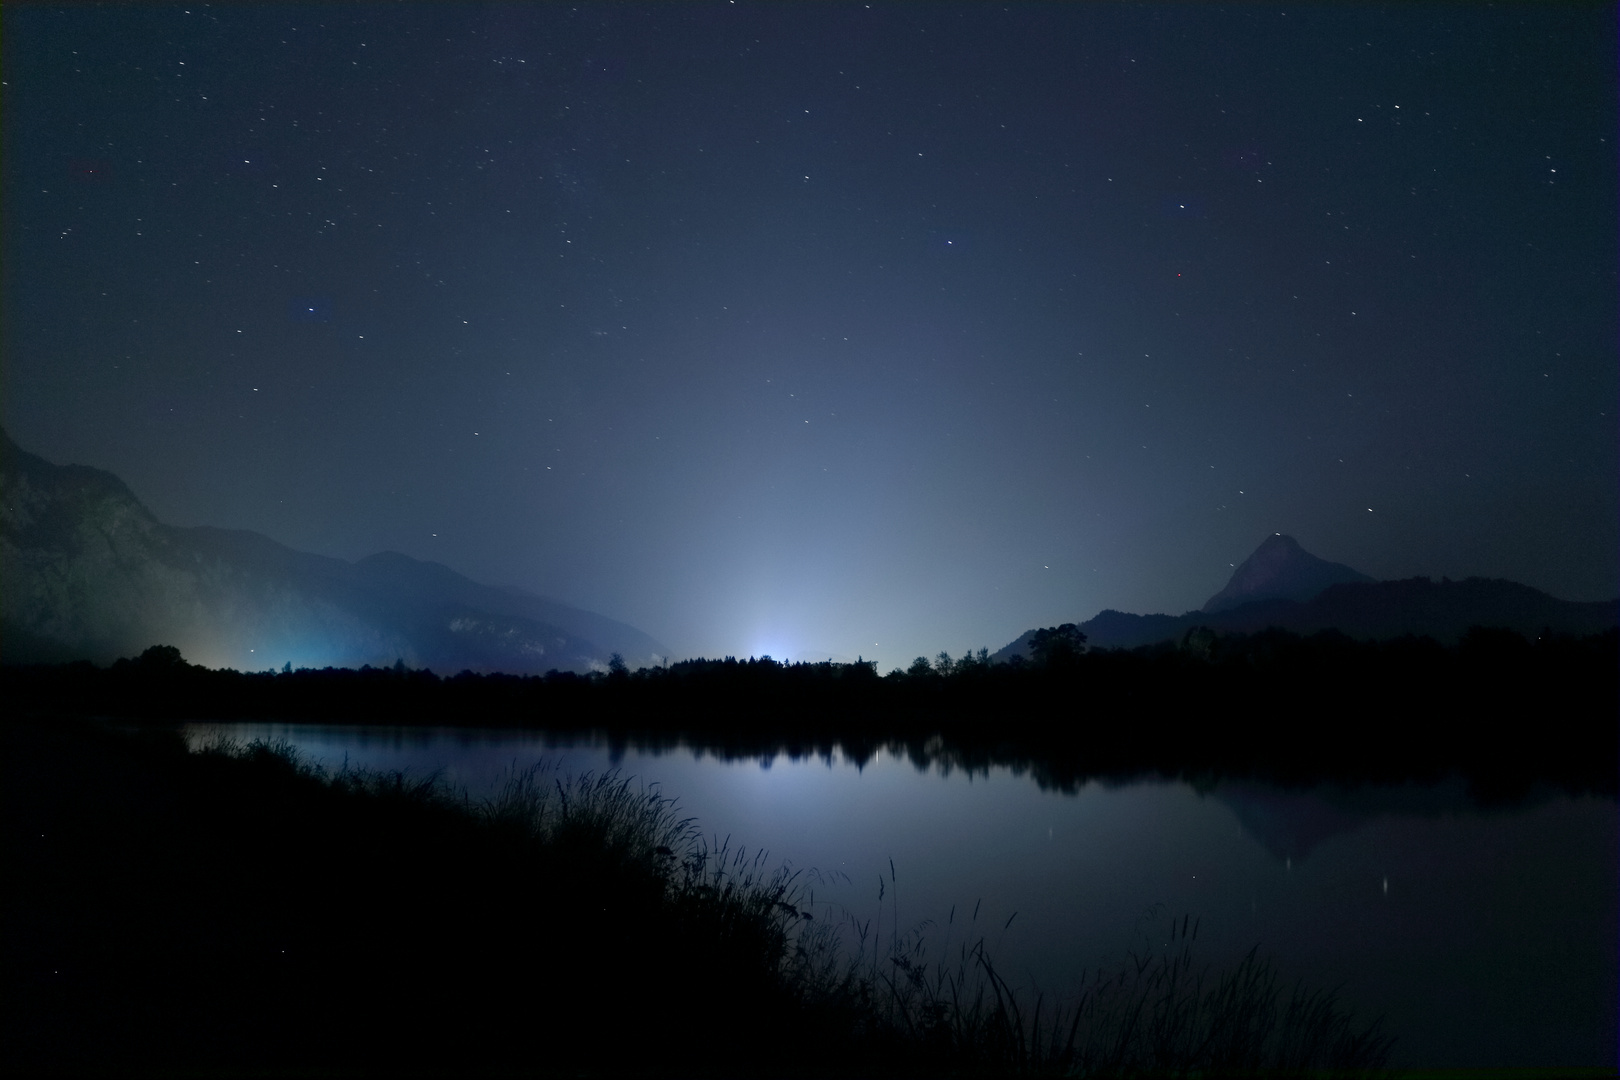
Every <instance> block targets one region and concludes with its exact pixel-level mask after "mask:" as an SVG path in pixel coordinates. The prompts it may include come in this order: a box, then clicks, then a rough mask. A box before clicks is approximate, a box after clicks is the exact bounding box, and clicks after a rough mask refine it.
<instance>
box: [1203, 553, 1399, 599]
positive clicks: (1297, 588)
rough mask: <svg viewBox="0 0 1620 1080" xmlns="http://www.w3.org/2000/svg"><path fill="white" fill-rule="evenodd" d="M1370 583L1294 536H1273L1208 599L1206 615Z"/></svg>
mask: <svg viewBox="0 0 1620 1080" xmlns="http://www.w3.org/2000/svg"><path fill="white" fill-rule="evenodd" d="M1371 580H1372V578H1370V577H1368V576H1367V575H1366V574H1363V573H1361V572H1360V571H1359V570H1353V569H1351V568H1350V567H1348V566H1346V565H1344V564H1343V563H1335V562H1328V561H1327V560H1326V559H1319V558H1317V557H1316V556H1315V555H1312V554H1311V553H1310V552H1308V551H1306V550H1305V549H1304V548H1302V547H1300V546H1299V541H1298V540H1295V539H1294V538H1293V537H1292V536H1287V535H1285V534H1283V533H1272V534H1271V535H1270V536H1268V537H1266V538H1265V540H1263V541H1261V543H1260V546H1259V547H1257V548H1255V549H1254V554H1252V555H1250V556H1249V557H1248V558H1247V559H1245V560H1243V565H1241V566H1239V567H1238V568H1237V570H1235V571H1234V572H1233V573H1232V580H1230V581H1228V582H1227V583H1226V588H1224V589H1222V590H1221V591H1220V592H1218V593H1216V594H1215V595H1214V596H1212V597H1210V598H1209V602H1208V603H1206V604H1205V605H1204V611H1205V612H1207V613H1208V612H1216V611H1226V610H1228V609H1230V608H1235V607H1239V606H1241V605H1243V604H1248V603H1252V602H1254V601H1256V600H1297V601H1300V602H1304V601H1306V600H1309V599H1311V598H1312V597H1314V596H1316V595H1317V594H1318V593H1320V592H1321V591H1322V590H1323V589H1325V588H1327V587H1328V586H1329V585H1338V584H1340V583H1343V582H1352V581H1371Z"/></svg>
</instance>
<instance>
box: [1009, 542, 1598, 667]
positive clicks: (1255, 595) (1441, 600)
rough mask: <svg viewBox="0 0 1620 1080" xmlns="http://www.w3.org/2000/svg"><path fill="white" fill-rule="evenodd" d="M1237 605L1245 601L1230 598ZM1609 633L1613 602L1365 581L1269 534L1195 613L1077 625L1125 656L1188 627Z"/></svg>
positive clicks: (1021, 644)
mask: <svg viewBox="0 0 1620 1080" xmlns="http://www.w3.org/2000/svg"><path fill="white" fill-rule="evenodd" d="M1244 596H1247V597H1248V599H1246V600H1244V599H1238V598H1240V597H1244ZM1234 600H1236V603H1231V601H1234ZM1615 625H1620V600H1600V601H1595V602H1592V603H1576V602H1573V601H1569V600H1559V599H1557V598H1556V597H1553V596H1549V595H1547V594H1546V593H1544V592H1542V591H1541V590H1540V589H1536V588H1532V587H1531V586H1529V585H1522V584H1520V583H1518V582H1516V581H1504V580H1502V579H1499V578H1468V579H1466V580H1464V581H1451V580H1450V579H1447V578H1442V579H1441V580H1440V581H1438V582H1436V581H1432V580H1430V579H1429V578H1425V577H1418V578H1408V579H1406V580H1403V581H1373V580H1372V579H1370V578H1368V577H1366V576H1365V575H1364V574H1361V573H1359V572H1357V571H1355V570H1352V569H1351V568H1350V567H1348V566H1344V565H1341V564H1339V563H1331V562H1328V561H1326V560H1324V559H1319V558H1317V557H1316V556H1314V555H1312V554H1310V553H1309V552H1307V551H1305V550H1304V549H1303V548H1301V547H1300V546H1299V544H1298V543H1297V542H1295V541H1294V540H1293V539H1292V538H1291V537H1287V536H1283V535H1282V534H1280V533H1277V534H1273V535H1272V536H1270V537H1268V538H1267V539H1266V540H1265V542H1263V543H1262V544H1261V545H1260V547H1259V548H1257V549H1256V550H1255V552H1254V554H1253V555H1251V556H1249V558H1247V559H1245V560H1244V562H1243V565H1242V566H1239V567H1238V569H1237V571H1236V572H1235V573H1233V575H1232V580H1231V581H1229V582H1228V583H1227V586H1226V588H1224V589H1222V590H1221V591H1220V592H1218V593H1216V594H1215V595H1214V596H1213V597H1211V598H1210V601H1209V603H1208V604H1206V605H1205V606H1204V608H1203V609H1202V610H1200V611H1189V612H1186V613H1185V614H1182V615H1133V614H1131V613H1129V612H1124V611H1115V610H1113V609H1108V610H1105V611H1101V612H1098V613H1097V614H1096V615H1095V616H1093V617H1092V618H1090V619H1088V620H1086V621H1085V622H1083V623H1081V624H1080V630H1081V631H1082V632H1083V633H1084V634H1085V635H1086V642H1087V645H1088V646H1089V647H1091V648H1100V649H1134V648H1138V647H1140V646H1143V645H1156V644H1158V643H1160V642H1164V641H1178V640H1180V639H1181V638H1182V637H1184V636H1185V635H1186V634H1187V632H1188V631H1189V630H1193V629H1195V628H1197V627H1208V628H1210V629H1211V630H1214V631H1216V632H1217V633H1243V634H1253V633H1258V632H1259V631H1261V630H1266V629H1270V628H1272V627H1276V628H1279V629H1283V630H1291V631H1293V632H1295V633H1298V634H1313V633H1316V632H1318V631H1321V630H1338V631H1340V632H1342V633H1345V634H1348V635H1349V636H1351V637H1353V638H1357V639H1378V640H1384V639H1388V638H1397V637H1404V636H1406V635H1408V634H1412V635H1418V636H1428V637H1432V638H1435V639H1436V640H1438V641H1440V642H1442V643H1445V644H1455V643H1456V642H1457V641H1458V640H1459V639H1461V638H1462V636H1463V635H1464V634H1465V633H1467V632H1468V630H1469V629H1470V628H1472V627H1475V626H1487V627H1499V628H1505V629H1509V630H1515V631H1517V632H1519V633H1521V634H1524V635H1525V636H1526V637H1531V638H1533V637H1535V636H1536V635H1537V634H1540V633H1541V632H1542V631H1543V630H1551V631H1553V632H1555V633H1564V634H1599V633H1602V632H1603V631H1605V630H1607V629H1609V628H1610V627H1613V626H1615ZM1034 633H1035V631H1034V630H1033V629H1032V630H1028V631H1026V632H1025V633H1023V634H1022V635H1020V636H1019V637H1018V639H1017V640H1015V641H1013V642H1011V643H1009V644H1008V645H1006V646H1005V647H1004V648H1002V649H1001V650H999V651H998V652H996V653H995V654H994V655H993V656H992V657H991V659H993V660H999V661H1006V660H1010V659H1011V658H1012V657H1013V656H1023V657H1025V658H1026V659H1027V658H1028V657H1029V642H1030V639H1031V638H1032V637H1033V635H1034Z"/></svg>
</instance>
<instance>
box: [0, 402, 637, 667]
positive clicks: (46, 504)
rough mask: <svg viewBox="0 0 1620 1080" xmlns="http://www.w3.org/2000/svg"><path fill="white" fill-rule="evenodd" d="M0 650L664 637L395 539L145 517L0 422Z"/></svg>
mask: <svg viewBox="0 0 1620 1080" xmlns="http://www.w3.org/2000/svg"><path fill="white" fill-rule="evenodd" d="M0 568H3V572H4V578H5V588H4V589H3V590H0V660H3V661H4V662H6V663H21V662H31V661H50V662H55V661H61V660H68V659H89V660H94V661H98V662H106V661H110V660H112V659H115V658H117V657H118V656H128V655H134V654H136V653H138V652H140V651H141V650H143V649H144V648H146V647H147V646H149V645H153V644H158V643H162V644H172V645H175V646H177V647H179V648H180V649H181V652H182V653H183V654H185V655H186V656H187V657H188V658H190V659H192V660H194V661H196V662H199V663H203V664H205V665H207V666H213V667H236V668H239V669H243V670H260V669H263V668H264V667H279V666H281V665H282V664H284V663H291V664H294V665H295V666H315V667H324V666H347V667H359V666H361V665H362V664H368V663H369V664H373V665H379V666H380V665H386V664H393V663H395V662H397V661H403V662H405V663H406V664H408V665H410V666H413V667H432V668H436V669H438V670H440V671H450V672H454V671H459V670H464V669H465V670H473V671H481V672H489V671H505V672H510V673H516V674H540V673H543V672H544V671H547V670H551V669H553V668H555V669H558V670H565V671H581V672H583V671H591V670H601V669H603V668H605V667H606V665H607V662H608V660H609V658H610V655H611V654H612V653H614V652H618V653H621V654H622V655H623V656H624V657H625V659H626V661H627V662H628V663H630V664H631V666H644V665H648V664H655V663H658V662H660V661H661V660H663V659H665V658H667V656H668V650H667V649H665V648H664V647H663V646H662V645H660V644H659V643H658V642H657V641H655V640H654V639H653V638H651V637H650V636H648V635H647V634H645V633H643V632H642V631H640V630H637V629H636V628H634V627H631V626H628V625H626V624H624V623H620V622H617V621H616V620H613V619H609V618H608V617H606V616H603V615H598V614H596V613H595V612H589V611H584V610H583V609H580V608H575V607H572V606H570V605H567V604H563V603H561V602H559V601H555V600H550V599H547V598H545V597H540V596H537V595H535V594H532V593H527V592H524V591H521V590H510V589H501V588H497V587H494V586H488V585H482V584H479V583H478V582H475V581H472V580H471V579H469V578H466V577H464V576H463V575H461V574H458V573H457V572H456V571H454V570H452V569H451V568H449V567H447V566H444V565H443V564H440V563H432V562H423V561H421V560H417V559H413V558H411V557H410V556H407V555H403V554H400V553H398V552H380V553H377V554H374V555H370V556H367V557H365V558H363V559H360V560H357V561H355V562H349V561H347V560H344V559H336V558H332V557H330V556H325V555H317V554H314V553H311V552H305V551H299V550H297V549H295V548H290V547H288V546H286V545H284V544H281V543H279V542H277V541H275V540H273V539H271V538H270V537H268V536H265V535H263V534H262V533H256V532H251V531H248V530H242V529H222V528H216V527H214V526H207V525H202V526H190V527H180V526H172V525H166V524H164V523H162V522H160V521H159V520H158V519H157V518H156V516H155V515H153V514H152V513H151V511H150V510H148V509H147V508H146V506H145V505H144V504H142V503H141V502H140V500H139V499H138V498H137V497H136V496H135V494H134V493H133V492H132V491H131V490H130V489H129V487H128V485H127V484H125V483H124V482H123V480H121V479H120V478H119V477H118V476H116V475H115V474H113V473H110V472H107V471H105V470H101V469H95V468H92V467H89V466H84V465H55V464H52V463H51V462H48V461H46V460H45V459H44V458H41V457H38V456H37V455H34V454H30V453H29V452H27V451H25V450H23V449H22V448H21V447H19V446H17V444H16V443H15V442H13V441H12V440H11V438H10V436H9V434H8V433H6V432H4V431H3V430H0Z"/></svg>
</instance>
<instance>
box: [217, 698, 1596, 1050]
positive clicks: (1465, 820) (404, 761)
mask: <svg viewBox="0 0 1620 1080" xmlns="http://www.w3.org/2000/svg"><path fill="white" fill-rule="evenodd" d="M188 734H189V736H190V737H191V739H192V740H193V742H194V743H198V742H202V741H206V740H208V739H211V738H214V737H217V736H219V735H224V736H226V737H229V738H232V739H237V740H243V741H245V740H250V739H255V738H263V739H269V740H284V741H286V742H289V743H291V744H292V745H294V746H295V747H297V749H298V750H299V751H300V753H301V754H302V755H303V756H304V757H305V759H306V760H312V761H316V762H319V763H321V764H324V765H326V766H328V767H332V768H336V767H339V766H341V765H342V764H343V763H344V762H345V761H347V762H349V763H351V764H353V765H356V766H362V767H366V768H372V769H382V770H390V771H391V770H404V771H406V772H407V773H408V774H410V775H417V776H420V775H426V774H428V773H434V772H437V773H438V774H439V775H440V776H441V777H442V778H443V779H444V780H445V781H447V782H449V783H450V784H452V785H454V786H456V787H458V788H464V789H465V790H466V791H467V792H468V793H469V794H470V795H472V796H473V797H474V798H477V797H481V796H483V795H486V794H488V793H490V792H491V791H493V790H495V789H496V788H497V787H498V786H499V785H500V783H501V782H502V781H503V780H504V779H505V778H506V777H507V776H508V775H509V773H510V770H511V769H512V768H513V767H514V766H519V767H522V766H527V765H530V764H533V763H534V762H536V761H538V760H540V759H542V758H544V759H548V760H550V761H551V762H553V763H554V764H555V765H556V767H557V768H558V769H559V771H562V772H568V773H580V772H585V771H593V772H601V771H603V770H608V769H618V770H619V771H620V772H621V773H622V774H623V775H625V776H632V777H635V778H637V779H638V780H639V781H644V782H646V783H648V784H653V783H656V784H658V785H660V788H661V790H662V792H663V793H664V794H665V795H667V796H670V797H673V798H675V799H677V800H678V801H679V805H680V808H681V810H682V812H683V813H684V814H686V815H691V816H693V817H695V818H697V820H698V823H699V824H700V826H701V827H702V828H703V831H704V832H705V833H706V834H708V835H710V836H712V837H715V838H717V839H720V840H724V839H726V838H727V837H729V838H730V840H731V844H732V846H733V847H736V846H738V845H742V846H744V847H746V848H747V849H748V850H750V851H754V850H758V849H765V850H767V851H768V852H769V854H770V860H771V862H772V863H773V864H775V863H782V862H786V863H788V864H790V865H791V866H793V867H795V868H803V869H805V870H806V871H814V872H815V876H816V878H817V879H818V880H819V884H816V885H815V888H814V892H815V900H816V904H817V915H818V917H825V916H826V915H828V914H830V915H833V916H834V917H837V916H839V915H841V914H845V913H847V914H849V915H853V916H856V917H858V918H861V919H863V920H864V919H873V920H877V921H879V922H880V923H881V925H882V927H883V934H884V936H885V937H887V934H888V928H889V927H892V926H894V925H896V923H898V925H899V926H900V928H901V929H902V931H904V930H909V929H912V928H915V927H923V928H924V930H925V932H926V934H927V936H928V938H929V940H930V941H933V942H935V943H936V944H937V945H938V946H946V945H953V944H954V943H957V942H960V941H962V940H963V936H964V933H967V932H969V931H971V933H972V938H975V939H976V938H977V937H979V936H981V935H982V936H984V937H986V939H987V941H988V943H989V945H990V948H991V954H992V956H994V957H995V959H996V960H997V962H998V965H999V966H1000V967H1002V968H1003V969H1005V970H1006V971H1007V972H1008V973H1009V974H1012V975H1014V976H1015V979H1014V981H1015V982H1016V981H1018V978H1019V977H1021V978H1022V980H1023V981H1024V982H1026V983H1032V984H1034V985H1036V986H1039V987H1041V988H1042V989H1044V990H1046V991H1048V992H1051V993H1056V994H1059V995H1061V994H1063V993H1065V992H1066V991H1068V990H1070V989H1072V988H1073V987H1074V986H1075V985H1076V983H1077V982H1078V978H1079V973H1080V972H1081V971H1084V970H1086V969H1088V968H1095V967H1097V966H1098V965H1106V966H1113V965H1117V963H1118V962H1119V960H1120V959H1121V958H1122V957H1123V955H1124V952H1125V950H1126V949H1128V948H1130V947H1132V946H1133V944H1134V945H1138V946H1139V945H1140V943H1141V942H1142V941H1143V936H1144V935H1151V934H1153V933H1154V931H1155V928H1156V927H1161V926H1162V925H1163V924H1164V921H1165V920H1166V919H1168V917H1169V916H1171V915H1180V914H1183V913H1191V914H1192V915H1193V916H1194V917H1195V918H1198V919H1200V920H1201V932H1200V934H1199V938H1198V943H1197V944H1198V955H1199V957H1200V958H1201V959H1202V960H1204V961H1207V962H1209V963H1211V964H1213V965H1216V966H1224V965H1226V964H1229V963H1232V962H1234V961H1235V960H1237V959H1238V958H1239V957H1241V955H1242V953H1243V952H1244V951H1246V950H1247V949H1248V948H1249V947H1250V946H1252V945H1255V944H1258V945H1259V946H1260V947H1261V951H1262V953H1264V954H1269V955H1271V956H1272V957H1273V958H1274V959H1275V961H1276V964H1277V967H1278V969H1279V970H1280V972H1281V973H1282V974H1283V976H1284V977H1285V978H1286V979H1288V980H1292V979H1293V978H1296V977H1299V978H1304V979H1305V980H1307V981H1308V982H1309V983H1312V984H1315V985H1319V986H1326V987H1334V986H1337V987H1340V988H1341V995H1342V997H1343V998H1344V1000H1345V1001H1346V1002H1348V1003H1350V1004H1352V1005H1353V1006H1354V1007H1355V1008H1356V1010H1357V1013H1358V1015H1365V1016H1373V1015H1380V1014H1381V1015H1383V1016H1384V1017H1385V1018H1386V1023H1387V1025H1388V1027H1389V1029H1390V1030H1392V1031H1393V1032H1395V1033H1396V1034H1398V1035H1399V1037H1400V1041H1399V1042H1398V1043H1397V1045H1396V1051H1395V1059H1394V1062H1393V1063H1394V1064H1396V1065H1404V1066H1424V1065H1434V1066H1454V1067H1468V1066H1485V1065H1495V1066H1510V1065H1542V1066H1549V1065H1563V1066H1573V1065H1588V1066H1604V1065H1613V1064H1614V1063H1615V1060H1616V1037H1617V1025H1616V1010H1617V998H1616V949H1617V934H1616V923H1617V915H1616V912H1617V911H1620V888H1617V862H1616V851H1617V843H1620V828H1617V821H1620V818H1617V813H1616V803H1615V801H1614V800H1613V799H1604V798H1590V797H1583V798H1571V797H1569V796H1566V795H1562V794H1554V793H1550V792H1548V793H1542V794H1539V795H1534V796H1532V797H1531V798H1530V799H1528V800H1526V801H1525V802H1523V803H1521V804H1519V805H1517V806H1514V807H1509V808H1496V809H1488V810H1487V809H1480V808H1479V807H1477V806H1475V805H1474V804H1473V803H1472V802H1471V801H1470V800H1469V798H1468V796H1467V792H1466V790H1465V789H1464V788H1463V787H1462V786H1461V785H1460V784H1453V785H1442V786H1438V787H1427V788H1424V787H1416V786H1408V787H1404V788H1363V789H1353V790H1344V789H1328V788H1323V789H1316V790H1311V791H1282V790H1277V789H1272V788H1267V787H1264V786H1260V785H1254V784H1226V783H1223V784H1220V785H1218V786H1216V787H1215V788H1213V789H1212V790H1207V791H1199V790H1195V789H1194V788H1193V787H1191V786H1189V785H1187V784H1185V783H1169V782H1152V781H1143V782H1139V783H1129V784H1124V785H1118V786H1107V785H1102V784H1088V785H1087V786H1085V787H1084V788H1082V789H1081V790H1080V791H1078V792H1075V793H1067V794H1065V793H1061V792H1055V791H1042V790H1041V789H1040V788H1039V787H1037V786H1036V784H1035V783H1034V782H1033V781H1031V780H1030V779H1029V778H1028V777H1024V776H1019V775H1015V774H1014V773H1013V772H1012V771H1010V770H1007V769H1000V768H992V769H991V770H990V771H989V773H988V774H984V773H979V774H975V775H967V774H965V773H963V772H961V771H955V772H951V773H949V774H947V773H944V772H942V771H940V770H938V769H927V770H919V769H918V768H917V767H916V766H914V765H913V764H912V763H911V762H910V761H908V760H906V759H903V758H899V757H896V756H893V755H889V754H886V753H879V754H878V755H876V756H875V757H873V758H872V759H871V760H869V761H867V762H865V763H863V764H857V763H856V762H853V761H850V760H848V759H845V758H843V757H842V756H840V755H838V754H836V753H835V754H834V755H833V756H832V757H831V758H808V759H799V760H793V759H790V758H788V757H787V756H786V755H780V756H777V757H774V758H770V759H767V760H763V761H762V760H760V759H757V758H756V759H751V760H744V761H725V760H721V759H719V758H717V757H714V756H712V755H708V754H705V753H703V752H702V751H701V750H692V749H679V750H674V751H668V752H664V753H652V752H642V751H636V750H625V751H624V752H623V753H622V754H619V755H615V754H614V753H613V752H612V751H611V750H610V749H609V747H608V746H607V744H606V743H605V742H603V741H597V742H592V741H588V740H587V741H578V740H576V741H573V742H571V743H564V742H559V741H556V740H554V739H551V738H549V737H548V736H546V735H545V734H542V733H535V732H512V731H487V732H479V731H468V730H465V729H456V730H445V729H439V730H423V729H417V728H409V729H378V728H346V727H336V726H319V725H279V724H230V725H192V726H191V727H190V728H189V729H188ZM891 860H892V862H893V871H892V880H891V869H890V863H891ZM880 878H882V879H884V885H883V889H882V893H883V899H882V901H881V904H880V902H879V899H878V897H879V879H880ZM975 905H978V906H979V915H978V921H977V923H976V924H970V925H968V926H964V923H967V922H968V916H969V915H970V913H971V912H972V911H973V909H974V907H975ZM953 908H954V911H955V915H954V920H953V918H952V911H953ZM1155 908H1156V909H1157V910H1158V911H1159V912H1160V916H1159V917H1158V918H1157V919H1152V918H1145V915H1146V913H1147V912H1149V911H1150V910H1153V909H1155ZM1015 916H1016V917H1015ZM1009 919H1011V925H1006V924H1007V922H1008V920H1009ZM930 922H931V923H932V925H931V926H929V925H927V924H929V923H930ZM931 954H933V955H938V950H937V949H935V950H931Z"/></svg>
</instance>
